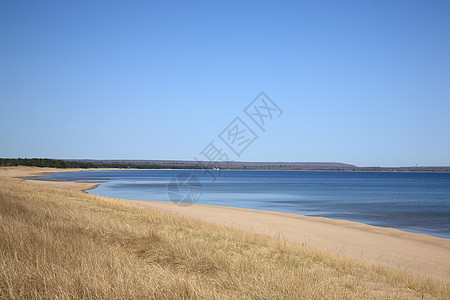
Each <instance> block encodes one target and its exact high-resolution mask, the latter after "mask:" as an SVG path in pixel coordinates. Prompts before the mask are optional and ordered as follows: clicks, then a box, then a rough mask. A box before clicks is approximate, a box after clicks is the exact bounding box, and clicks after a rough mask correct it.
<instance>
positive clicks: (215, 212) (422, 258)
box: [0, 167, 450, 281]
mask: <svg viewBox="0 0 450 300" xmlns="http://www.w3.org/2000/svg"><path fill="white" fill-rule="evenodd" d="M83 170H86V169H83ZM69 171H78V170H75V169H70V170H61V169H43V168H31V167H30V168H29V167H12V168H2V169H0V176H8V177H29V176H40V175H42V174H45V173H49V172H69ZM29 181H30V182H33V183H35V184H44V185H49V186H52V187H57V188H64V189H71V190H83V191H84V190H87V189H91V188H95V187H96V184H92V183H74V182H55V181H45V180H42V181H41V180H38V181H37V180H29ZM123 201H125V202H127V203H130V204H133V205H140V206H146V207H149V208H151V209H157V210H163V211H168V212H171V213H174V214H177V215H179V216H184V217H188V218H195V219H199V220H204V221H207V222H212V223H216V224H220V225H225V226H230V227H233V228H237V229H241V230H245V231H249V232H252V233H257V234H265V235H269V236H275V237H277V238H280V239H282V240H286V241H289V242H295V243H300V244H303V245H305V246H307V247H312V248H314V249H319V250H327V251H330V252H333V253H339V254H341V255H344V256H348V257H351V258H355V259H358V260H363V261H366V262H371V263H377V264H381V265H384V266H390V267H392V268H395V269H399V270H405V271H407V272H411V273H414V274H419V275H424V276H430V277H434V278H439V279H443V280H445V281H448V280H449V279H450V240H449V239H444V238H437V237H433V236H429V235H425V234H417V233H409V232H404V231H400V230H396V229H391V228H381V227H375V226H369V225H365V224H361V223H356V222H350V221H343V220H332V219H326V218H321V217H306V216H301V215H296V214H288V213H277V212H267V211H258V210H251V209H241V208H227V207H215V206H207V205H193V206H189V207H180V206H177V205H175V204H173V203H166V202H155V201H137V200H126V199H124V200H123Z"/></svg>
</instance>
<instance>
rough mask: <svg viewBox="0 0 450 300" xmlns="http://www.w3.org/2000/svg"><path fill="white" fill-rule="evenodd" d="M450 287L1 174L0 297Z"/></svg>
mask: <svg viewBox="0 0 450 300" xmlns="http://www.w3.org/2000/svg"><path fill="white" fill-rule="evenodd" d="M449 291H450V290H449V284H448V283H443V282H439V281H435V280H432V279H427V278H421V277H416V276H412V275H409V274H406V273H403V272H400V271H398V270H391V269H386V268H382V267H379V266H376V265H371V264H365V263H361V262H356V261H353V260H350V259H347V258H344V257H342V256H337V255H334V254H330V253H327V252H321V251H317V250H313V249H309V248H307V247H305V246H301V245H297V244H291V243H287V242H284V241H282V240H279V239H273V238H269V237H265V236H260V235H255V234H250V233H246V232H243V231H239V230H235V229H230V228H227V227H223V226H218V225H213V224H209V223H205V222H201V221H198V220H192V219H186V218H182V217H179V216H175V215H172V214H168V213H164V212H161V211H154V210H151V209H148V208H144V207H137V206H132V205H130V204H125V203H123V202H121V201H120V200H117V199H111V198H105V197H99V196H93V195H88V194H85V193H82V192H73V191H67V190H58V189H53V188H49V187H45V186H38V185H35V184H33V183H29V182H25V181H22V180H19V179H11V178H6V177H0V298H10V299H19V298H20V299H22V298H47V299H49V298H52V299H53V298H108V299H113V298H116V299H117V298H121V299H122V298H155V299H160V298H168V299H198V298H203V299H370V298H383V299H386V298H408V299H414V298H417V299H422V298H425V299H426V298H438V299H445V298H447V299H448V296H449Z"/></svg>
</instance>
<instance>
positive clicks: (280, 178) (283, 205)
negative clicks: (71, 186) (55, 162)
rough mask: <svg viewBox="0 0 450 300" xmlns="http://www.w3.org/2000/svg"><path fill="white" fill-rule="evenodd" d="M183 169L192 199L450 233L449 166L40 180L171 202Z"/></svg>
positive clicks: (97, 174) (126, 173) (109, 174)
mask: <svg viewBox="0 0 450 300" xmlns="http://www.w3.org/2000/svg"><path fill="white" fill-rule="evenodd" d="M183 174H185V175H194V177H192V178H195V179H196V180H197V181H195V180H194V181H195V182H194V183H195V184H194V185H195V186H194V188H195V195H196V196H195V197H193V198H191V199H192V200H194V201H197V200H198V202H197V204H207V205H218V206H231V207H241V208H251V209H259V210H269V211H278V212H288V213H295V214H301V215H307V216H321V217H327V218H333V219H344V220H350V221H356V222H361V223H365V224H369V225H375V226H381V227H392V228H397V229H401V230H405V231H409V232H419V233H426V234H430V235H434V236H437V237H444V238H450V173H403V172H314V171H311V172H307V171H210V172H209V173H206V172H205V171H203V170H195V171H191V170H189V171H186V170H123V171H122V170H114V171H107V170H99V171H82V172H70V173H54V174H51V175H50V176H48V177H47V178H46V179H53V180H80V181H86V180H92V181H102V183H101V184H100V186H99V187H98V188H96V189H94V190H90V191H89V193H90V194H95V195H102V196H108V197H116V198H127V199H136V200H153V201H171V200H174V199H173V198H172V199H171V198H169V195H168V186H169V188H170V187H172V189H171V192H172V194H171V195H174V193H173V192H174V190H173V187H174V181H172V183H171V184H170V185H169V182H171V179H172V178H173V177H174V176H178V178H179V179H181V178H182V175H183ZM186 178H187V177H186ZM192 178H190V179H189V180H192ZM190 182H192V181H190ZM197 183H198V184H197ZM191 186H192V185H191ZM200 186H201V188H200ZM199 188H200V189H199ZM187 190H189V187H188V188H187ZM176 192H177V191H176V190H175V195H176ZM178 192H179V193H180V195H182V194H183V193H185V192H186V189H185V190H183V189H182V188H180V190H179V191H178ZM199 195H201V197H200V198H198V196H199ZM175 201H176V202H178V200H175ZM183 201H184V200H183ZM188 202H189V201H188Z"/></svg>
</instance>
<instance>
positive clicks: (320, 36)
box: [0, 1, 450, 166]
mask: <svg viewBox="0 0 450 300" xmlns="http://www.w3.org/2000/svg"><path fill="white" fill-rule="evenodd" d="M261 91H264V92H265V93H266V94H267V95H268V96H269V97H270V98H271V99H272V100H273V101H274V102H275V103H276V104H277V105H278V106H279V107H280V108H281V109H282V110H283V114H282V116H280V117H279V118H274V119H273V120H271V121H270V122H269V123H268V124H267V130H266V131H265V132H263V131H262V130H260V128H258V127H257V126H255V124H254V123H252V121H251V120H250V119H249V118H248V116H246V115H245V113H244V112H243V110H244V108H245V107H246V106H247V105H248V104H249V103H250V102H251V101H252V100H253V99H254V98H255V97H256V96H257V95H258V94H259V93H260V92H261ZM0 101H1V118H0V126H1V131H0V143H1V146H0V157H49V158H92V159H186V160H191V159H193V158H194V157H195V156H196V157H198V156H199V153H200V152H201V151H202V150H203V149H204V148H205V146H207V145H208V144H209V143H210V142H211V141H213V142H214V143H215V145H216V146H217V147H218V148H221V149H223V151H226V152H228V153H229V158H230V159H232V160H245V161H337V162H346V163H351V164H356V165H359V166H410V165H416V164H419V165H450V154H449V153H450V151H449V150H448V149H450V114H449V113H450V2H449V1H302V2H301V1H292V2H291V1H179V2H174V1H156V2H150V1H84V2H83V1H1V2H0ZM238 116H239V117H241V119H242V120H243V121H244V122H245V123H246V124H248V126H249V127H251V128H252V129H253V130H254V131H255V133H256V134H257V135H258V136H259V138H258V139H257V140H256V141H255V142H254V143H252V144H251V145H250V146H249V147H248V148H247V149H246V150H245V151H244V152H243V153H242V154H241V155H240V156H239V157H238V156H236V155H233V153H232V152H231V151H230V149H229V148H227V145H225V144H224V143H223V142H222V141H221V140H220V139H219V138H218V135H219V134H220V133H221V132H222V130H224V128H226V127H227V125H228V124H229V123H230V122H231V121H233V119H235V118H236V117H238Z"/></svg>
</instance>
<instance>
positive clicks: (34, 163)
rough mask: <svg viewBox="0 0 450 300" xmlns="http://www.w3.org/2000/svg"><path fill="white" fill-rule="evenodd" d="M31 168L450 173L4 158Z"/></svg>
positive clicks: (327, 165)
mask: <svg viewBox="0 0 450 300" xmlns="http://www.w3.org/2000/svg"><path fill="white" fill-rule="evenodd" d="M2 166H3V167H11V166H28V167H52V168H57V169H67V168H71V169H73V168H80V169H125V170H126V169H145V170H153V169H154V170H166V169H179V170H213V169H221V170H245V171H253V170H261V171H330V172H331V171H338V172H450V166H415V167H414V166H413V167H358V166H355V165H351V164H345V163H337V162H239V161H225V162H224V161H203V162H202V161H200V162H198V161H189V160H93V159H63V160H57V159H46V158H45V159H42V158H30V159H28V158H25V159H23V158H18V159H15V158H0V167H2Z"/></svg>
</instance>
